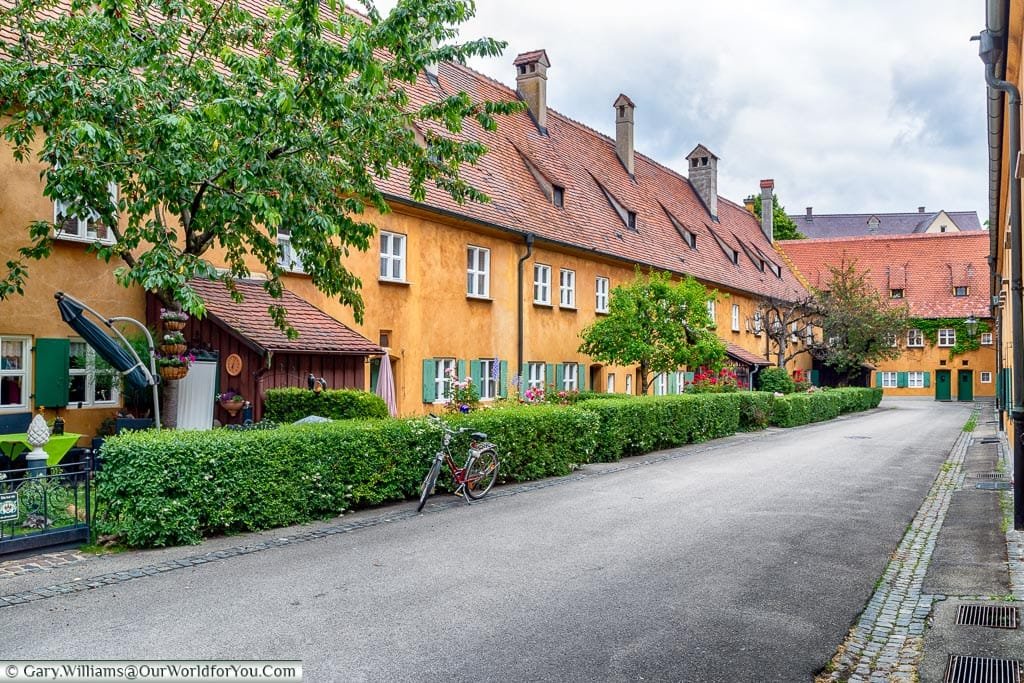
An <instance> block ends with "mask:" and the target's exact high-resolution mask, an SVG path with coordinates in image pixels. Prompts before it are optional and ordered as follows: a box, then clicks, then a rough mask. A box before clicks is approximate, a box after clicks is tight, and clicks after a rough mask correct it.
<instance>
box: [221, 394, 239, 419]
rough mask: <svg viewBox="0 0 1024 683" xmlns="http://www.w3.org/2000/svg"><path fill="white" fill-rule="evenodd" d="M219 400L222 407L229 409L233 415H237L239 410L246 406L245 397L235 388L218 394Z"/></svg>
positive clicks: (229, 412)
mask: <svg viewBox="0 0 1024 683" xmlns="http://www.w3.org/2000/svg"><path fill="white" fill-rule="evenodd" d="M217 400H218V401H220V407H221V408H223V409H224V410H226V411H228V414H229V415H231V417H234V416H235V415H237V414H238V411H239V410H241V409H242V408H244V407H245V397H244V396H242V395H241V394H240V393H238V392H237V391H235V390H234V389H229V390H228V391H225V392H224V393H223V394H218V395H217Z"/></svg>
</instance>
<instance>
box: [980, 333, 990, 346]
mask: <svg viewBox="0 0 1024 683" xmlns="http://www.w3.org/2000/svg"><path fill="white" fill-rule="evenodd" d="M981 343H982V345H983V346H991V345H992V333H991V332H982V333H981Z"/></svg>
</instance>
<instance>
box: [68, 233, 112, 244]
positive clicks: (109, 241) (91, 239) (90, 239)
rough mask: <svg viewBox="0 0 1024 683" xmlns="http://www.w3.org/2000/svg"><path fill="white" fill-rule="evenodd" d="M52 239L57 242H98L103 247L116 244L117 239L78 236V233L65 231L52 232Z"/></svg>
mask: <svg viewBox="0 0 1024 683" xmlns="http://www.w3.org/2000/svg"><path fill="white" fill-rule="evenodd" d="M53 239H54V240H55V241H57V242H76V243H78V244H100V245H102V246H104V247H112V246H114V245H115V244H117V240H115V239H113V238H108V239H100V238H98V237H79V236H78V235H70V234H68V233H65V232H56V233H54V235H53Z"/></svg>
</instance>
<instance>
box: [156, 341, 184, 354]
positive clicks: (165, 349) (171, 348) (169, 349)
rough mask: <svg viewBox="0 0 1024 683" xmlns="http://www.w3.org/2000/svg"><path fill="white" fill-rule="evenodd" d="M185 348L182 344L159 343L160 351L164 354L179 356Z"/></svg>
mask: <svg viewBox="0 0 1024 683" xmlns="http://www.w3.org/2000/svg"><path fill="white" fill-rule="evenodd" d="M187 348H188V347H186V346H185V345H184V344H161V345H160V353H162V354H164V355H166V356H180V355H181V354H183V353H185V350H186V349H187Z"/></svg>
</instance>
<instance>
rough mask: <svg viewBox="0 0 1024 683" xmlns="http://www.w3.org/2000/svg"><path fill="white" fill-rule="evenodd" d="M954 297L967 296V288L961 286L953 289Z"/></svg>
mask: <svg viewBox="0 0 1024 683" xmlns="http://www.w3.org/2000/svg"><path fill="white" fill-rule="evenodd" d="M953 296H967V287H964V286H960V287H954V288H953Z"/></svg>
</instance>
